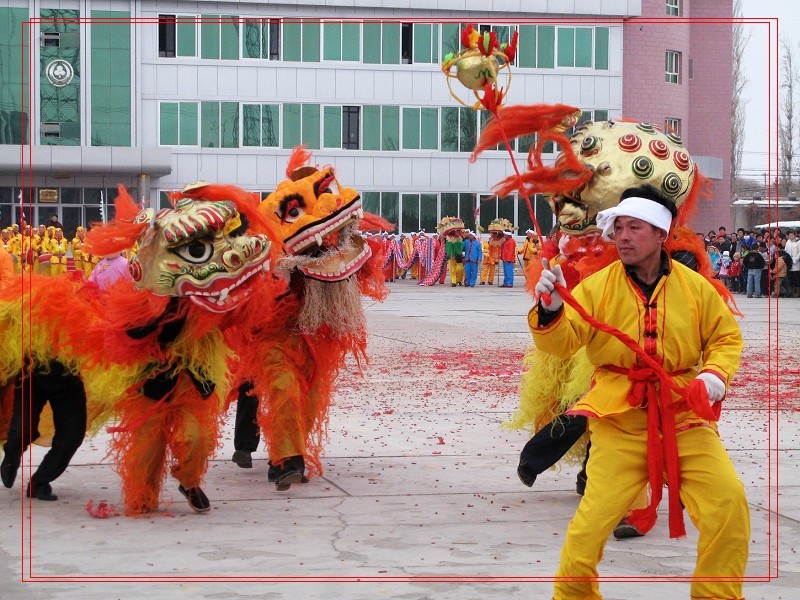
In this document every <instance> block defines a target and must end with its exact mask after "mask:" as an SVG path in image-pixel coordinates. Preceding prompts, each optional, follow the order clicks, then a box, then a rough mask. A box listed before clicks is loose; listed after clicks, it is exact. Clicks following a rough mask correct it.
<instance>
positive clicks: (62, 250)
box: [42, 237, 69, 265]
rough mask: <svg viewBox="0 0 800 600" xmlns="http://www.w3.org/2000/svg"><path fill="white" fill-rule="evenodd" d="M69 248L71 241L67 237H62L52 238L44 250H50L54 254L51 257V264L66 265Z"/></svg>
mask: <svg viewBox="0 0 800 600" xmlns="http://www.w3.org/2000/svg"><path fill="white" fill-rule="evenodd" d="M68 250H69V242H68V241H67V238H64V237H62V238H61V239H60V240H57V239H56V238H52V239H51V240H50V241H49V243H48V245H47V247H46V248H42V251H43V252H44V251H49V252H50V254H51V255H52V256H51V258H50V263H51V264H56V265H65V264H67V251H68Z"/></svg>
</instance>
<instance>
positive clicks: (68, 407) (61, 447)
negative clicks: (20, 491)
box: [3, 361, 86, 487]
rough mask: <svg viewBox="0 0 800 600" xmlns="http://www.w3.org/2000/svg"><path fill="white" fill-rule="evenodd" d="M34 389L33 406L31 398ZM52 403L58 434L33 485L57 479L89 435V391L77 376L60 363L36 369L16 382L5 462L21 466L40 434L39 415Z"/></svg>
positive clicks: (37, 470)
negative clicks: (87, 401)
mask: <svg viewBox="0 0 800 600" xmlns="http://www.w3.org/2000/svg"><path fill="white" fill-rule="evenodd" d="M29 391H30V406H27V405H26V406H25V410H24V411H23V402H26V403H27V401H28V393H29ZM48 402H49V403H50V408H51V410H52V411H53V425H54V429H55V433H54V435H53V442H52V445H51V447H50V450H49V451H48V452H47V454H45V456H44V458H43V459H42V462H41V464H40V465H39V468H38V469H36V472H35V473H34V474H33V476H32V477H31V487H34V486H35V485H37V484H41V483H50V482H52V481H54V480H55V479H57V478H58V477H59V476H60V475H61V474H62V473H63V472H64V471H65V470H66V469H67V466H68V465H69V461H70V460H72V457H73V456H74V455H75V452H77V450H78V448H79V447H80V445H81V443H83V438H84V436H85V435H86V392H85V390H84V387H83V382H82V381H81V379H80V377H78V376H77V375H71V374H68V373H67V372H66V370H65V369H64V367H63V366H62V365H61V364H60V363H58V362H55V361H54V362H51V363H50V366H49V369H48V370H45V369H43V368H35V369H34V370H33V371H32V373H31V374H30V375H29V376H28V377H26V379H25V385H24V387H23V385H22V375H19V376H18V377H17V381H16V383H15V385H14V413H13V415H12V417H11V422H10V424H9V428H8V439H7V440H6V443H5V446H4V447H3V450H4V452H5V454H6V459H5V460H4V462H6V461H7V462H8V463H9V464H11V465H17V466H19V464H20V462H21V460H22V454H23V453H24V452H25V450H27V449H28V446H30V444H31V442H33V441H35V440H36V438H38V437H39V417H40V416H41V414H42V410H44V406H45V404H47V403H48ZM23 412H24V419H23Z"/></svg>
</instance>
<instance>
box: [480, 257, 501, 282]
mask: <svg viewBox="0 0 800 600" xmlns="http://www.w3.org/2000/svg"><path fill="white" fill-rule="evenodd" d="M496 268H497V263H494V264H491V263H488V262H486V261H483V269H482V270H481V283H487V282H488V283H489V285H492V284H493V283H494V271H495V269H496Z"/></svg>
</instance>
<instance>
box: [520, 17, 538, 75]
mask: <svg viewBox="0 0 800 600" xmlns="http://www.w3.org/2000/svg"><path fill="white" fill-rule="evenodd" d="M517 57H518V58H517V60H518V62H519V66H520V67H530V68H533V67H536V27H535V26H534V25H520V28H519V44H518V46H517Z"/></svg>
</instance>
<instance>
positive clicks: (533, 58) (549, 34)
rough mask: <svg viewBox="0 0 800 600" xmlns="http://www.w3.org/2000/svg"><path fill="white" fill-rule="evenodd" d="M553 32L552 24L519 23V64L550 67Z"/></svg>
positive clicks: (552, 50)
mask: <svg viewBox="0 0 800 600" xmlns="http://www.w3.org/2000/svg"><path fill="white" fill-rule="evenodd" d="M555 32H556V28H555V27H553V26H552V25H538V26H537V25H520V27H519V41H518V48H517V63H518V64H519V66H520V67H526V68H539V69H552V68H553V67H554V66H555V40H556V34H555ZM607 52H608V51H607V50H606V53H607Z"/></svg>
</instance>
